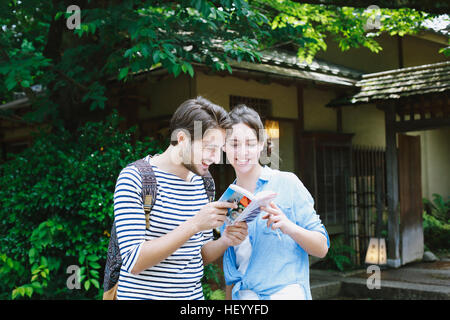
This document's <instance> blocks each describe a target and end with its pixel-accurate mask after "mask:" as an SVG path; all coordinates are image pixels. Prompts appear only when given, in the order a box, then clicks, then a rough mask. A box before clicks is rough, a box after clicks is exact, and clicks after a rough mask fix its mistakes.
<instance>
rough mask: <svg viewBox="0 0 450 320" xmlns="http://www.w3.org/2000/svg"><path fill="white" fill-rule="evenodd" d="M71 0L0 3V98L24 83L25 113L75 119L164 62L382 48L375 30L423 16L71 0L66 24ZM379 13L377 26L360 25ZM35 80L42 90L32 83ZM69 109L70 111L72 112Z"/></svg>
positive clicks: (412, 24)
mask: <svg viewBox="0 0 450 320" xmlns="http://www.w3.org/2000/svg"><path fill="white" fill-rule="evenodd" d="M71 4H73V1H57V0H54V1H50V0H44V1H37V0H27V1H18V0H9V1H2V2H1V4H0V26H1V33H0V79H1V83H0V102H2V103H4V102H7V101H11V100H12V94H13V92H17V91H18V92H21V91H23V92H25V93H26V95H27V97H28V98H29V99H30V100H31V101H32V105H33V112H32V113H31V114H29V115H28V117H26V118H25V119H24V120H26V121H38V122H39V121H43V120H44V119H46V120H48V119H53V122H54V123H60V124H63V125H65V126H66V127H68V128H70V127H73V128H76V127H77V125H78V123H76V121H75V120H74V119H75V118H76V119H81V118H83V117H82V115H83V114H85V113H89V111H90V110H96V109H103V108H105V104H106V103H107V100H108V94H109V93H108V83H109V81H110V80H118V81H128V80H130V79H132V78H133V76H134V75H135V74H136V73H138V72H141V71H144V70H150V69H152V68H156V67H162V68H165V69H166V70H168V71H169V73H171V74H173V75H174V76H178V75H180V74H182V73H184V74H187V75H189V76H191V77H192V76H194V72H195V69H194V66H195V64H197V63H201V64H205V65H207V66H208V67H209V68H211V69H212V70H213V71H224V70H227V71H228V72H232V68H231V66H230V64H229V61H230V60H231V59H233V60H237V61H242V60H245V61H252V62H259V57H260V53H261V52H262V51H263V50H267V49H271V48H277V47H285V48H286V47H288V48H291V49H292V50H296V51H297V53H298V56H299V58H300V59H306V60H307V61H311V60H312V58H313V57H314V55H315V54H316V53H317V52H318V51H319V50H326V42H327V41H337V42H338V43H339V46H340V48H341V49H342V50H348V49H349V48H354V47H367V48H369V49H370V50H372V51H375V52H378V51H379V50H381V47H380V45H379V43H378V42H377V36H378V35H379V34H380V33H381V32H389V33H390V34H399V35H400V36H401V35H404V34H409V33H413V32H416V31H417V30H419V28H420V27H421V22H422V21H424V19H426V18H428V17H430V15H428V14H426V13H424V12H420V11H417V10H415V9H408V8H401V9H383V8H382V9H380V10H365V9H364V8H351V7H339V6H334V5H320V4H319V5H315V4H307V3H297V2H294V1H290V0H285V1H282V0H251V1H250V0H249V1H245V0H235V1H231V0H210V1H205V0H182V1H142V0H124V1H117V0H115V1H113V0H103V1H89V0H84V1H78V3H77V5H78V7H79V8H80V10H81V11H80V17H81V24H80V26H79V28H78V29H74V30H70V29H69V28H68V27H67V20H68V19H71V17H72V16H73V14H74V12H69V13H67V12H66V10H67V8H68V7H69V5H71ZM374 19H378V20H377V21H380V28H379V29H371V30H368V29H367V25H368V24H367V23H368V21H369V22H370V21H373V20H374ZM34 85H41V86H43V88H44V90H43V92H40V93H37V92H36V90H33V89H34V88H35V87H34ZM74 114H76V115H77V117H73V115H74Z"/></svg>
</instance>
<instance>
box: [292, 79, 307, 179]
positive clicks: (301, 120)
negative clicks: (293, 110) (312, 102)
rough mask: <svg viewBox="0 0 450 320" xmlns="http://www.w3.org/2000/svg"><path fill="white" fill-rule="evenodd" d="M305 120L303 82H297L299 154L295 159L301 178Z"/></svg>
mask: <svg viewBox="0 0 450 320" xmlns="http://www.w3.org/2000/svg"><path fill="white" fill-rule="evenodd" d="M304 126H305V120H304V113H303V86H302V85H301V84H297V121H296V125H295V129H294V131H295V138H294V141H295V148H294V150H295V152H296V153H297V155H298V158H297V160H296V161H295V171H296V174H297V176H298V177H299V178H300V179H301V178H303V176H302V175H303V172H302V171H303V169H304V166H305V158H304V154H303V152H302V151H303V150H304V149H303V148H302V146H301V145H300V144H301V142H302V141H301V140H302V134H303V131H304V129H305V127H304Z"/></svg>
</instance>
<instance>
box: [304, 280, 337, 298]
mask: <svg viewBox="0 0 450 320" xmlns="http://www.w3.org/2000/svg"><path fill="white" fill-rule="evenodd" d="M310 287H311V296H312V299H313V300H326V299H331V298H334V297H336V296H338V295H339V293H340V292H341V281H338V280H322V281H311V284H310Z"/></svg>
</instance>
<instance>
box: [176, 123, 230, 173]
mask: <svg viewBox="0 0 450 320" xmlns="http://www.w3.org/2000/svg"><path fill="white" fill-rule="evenodd" d="M224 143H225V130H224V129H220V128H213V129H208V130H207V131H206V132H205V134H204V135H203V137H202V138H201V139H194V140H192V141H191V140H190V139H186V140H185V141H183V142H182V143H181V144H180V147H181V155H182V165H183V166H184V167H185V168H186V169H188V170H189V171H192V172H194V173H195V174H198V175H200V176H203V175H205V174H207V172H208V169H209V166H210V165H211V164H213V163H219V162H220V160H221V153H222V148H223V146H224Z"/></svg>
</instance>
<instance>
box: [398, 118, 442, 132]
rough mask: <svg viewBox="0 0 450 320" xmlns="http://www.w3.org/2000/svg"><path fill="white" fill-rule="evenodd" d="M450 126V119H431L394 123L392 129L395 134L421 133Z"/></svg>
mask: <svg viewBox="0 0 450 320" xmlns="http://www.w3.org/2000/svg"><path fill="white" fill-rule="evenodd" d="M446 126H450V118H446V119H442V118H432V119H423V120H414V121H404V122H395V123H393V124H392V129H393V131H394V132H395V133H401V132H408V131H422V130H431V129H437V128H442V127H446Z"/></svg>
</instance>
